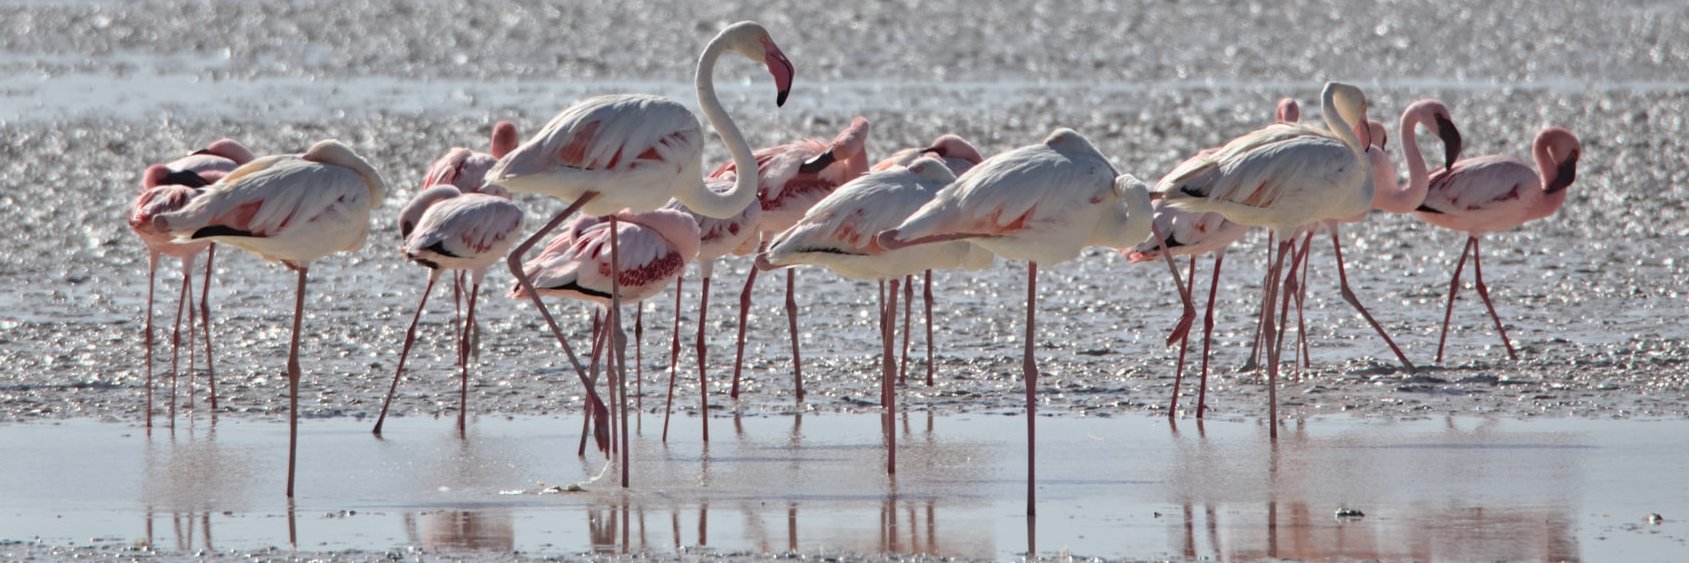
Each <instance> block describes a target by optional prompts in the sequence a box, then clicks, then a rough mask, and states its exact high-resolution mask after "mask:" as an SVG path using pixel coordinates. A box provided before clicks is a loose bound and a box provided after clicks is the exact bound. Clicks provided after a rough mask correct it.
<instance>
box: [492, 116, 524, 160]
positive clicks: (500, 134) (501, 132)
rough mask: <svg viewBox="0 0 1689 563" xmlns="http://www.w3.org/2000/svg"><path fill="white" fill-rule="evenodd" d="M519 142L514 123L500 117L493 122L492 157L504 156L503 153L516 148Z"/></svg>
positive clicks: (508, 152) (505, 153)
mask: <svg viewBox="0 0 1689 563" xmlns="http://www.w3.org/2000/svg"><path fill="white" fill-rule="evenodd" d="M519 142H520V140H519V139H518V138H517V136H516V124H514V123H511V122H509V121H506V120H502V119H501V120H499V122H498V123H495V124H493V147H492V149H493V153H492V154H493V158H504V155H507V154H510V151H513V150H516V144H517V143H519Z"/></svg>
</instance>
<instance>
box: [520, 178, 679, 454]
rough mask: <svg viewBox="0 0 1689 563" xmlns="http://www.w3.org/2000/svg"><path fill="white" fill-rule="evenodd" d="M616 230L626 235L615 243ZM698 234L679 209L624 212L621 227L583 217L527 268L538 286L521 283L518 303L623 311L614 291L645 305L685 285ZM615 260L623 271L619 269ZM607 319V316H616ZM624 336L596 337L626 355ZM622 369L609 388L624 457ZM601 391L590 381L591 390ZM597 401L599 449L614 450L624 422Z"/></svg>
mask: <svg viewBox="0 0 1689 563" xmlns="http://www.w3.org/2000/svg"><path fill="white" fill-rule="evenodd" d="M612 230H618V231H621V232H620V233H615V236H614V237H612V236H611V235H612ZM698 234H699V231H698V223H697V222H695V221H693V220H692V217H691V216H690V215H687V214H686V213H682V212H680V211H675V210H672V209H658V210H654V211H647V212H644V213H630V212H627V211H623V212H621V213H618V214H616V216H615V217H614V220H610V218H602V217H591V216H582V217H580V218H579V219H576V220H575V222H574V223H573V224H571V225H570V226H569V228H568V229H567V230H565V231H564V232H562V233H560V234H559V235H558V236H557V237H556V238H554V239H552V240H551V241H550V242H548V243H547V244H546V247H545V249H544V250H543V251H541V252H540V253H539V254H538V255H537V256H535V257H534V259H533V260H530V261H529V262H528V263H527V264H526V265H525V266H524V270H525V271H528V272H532V274H531V275H532V278H531V279H528V280H523V283H519V284H518V285H517V286H516V287H515V288H514V289H513V290H512V291H511V297H513V298H521V297H532V296H533V295H534V294H533V293H530V292H532V291H537V292H538V294H539V295H541V296H551V295H555V296H562V297H568V298H571V299H576V300H581V301H587V302H590V303H594V304H597V305H599V306H600V307H603V308H605V309H610V308H611V307H614V306H616V305H617V304H616V303H615V302H614V301H613V300H612V289H614V292H616V293H619V294H620V298H621V299H623V300H624V301H632V302H634V303H639V302H641V301H644V300H645V299H647V298H650V297H651V296H653V295H656V294H657V293H659V292H661V291H662V290H663V288H665V287H668V285H669V284H670V283H672V282H674V281H675V280H678V279H680V276H681V274H683V273H685V271H686V265H687V263H690V262H691V261H692V260H693V259H694V258H696V257H697V256H698V248H699V236H698ZM611 244H616V245H617V246H618V248H617V251H616V252H615V253H611V251H610V245H611ZM612 257H614V258H612ZM612 260H615V261H617V263H614V264H613V263H612ZM530 288H531V289H530ZM605 312H606V316H609V315H610V314H613V313H614V311H609V310H607V311H605ZM617 330H618V329H617V328H616V327H614V326H612V325H608V324H607V325H606V326H604V327H603V330H602V333H603V335H595V338H594V340H597V339H598V338H603V337H606V336H604V335H607V337H608V338H611V339H614V340H612V344H611V346H610V347H612V348H617V347H620V346H622V344H620V343H619V342H615V341H616V340H620V339H621V338H622V335H621V334H620V333H619V332H617ZM595 346H596V345H595ZM619 368H620V366H616V369H612V370H611V374H612V376H611V377H612V378H613V379H612V381H611V382H610V384H609V388H610V394H611V397H612V398H613V399H614V398H617V397H618V396H619V400H620V404H621V406H620V410H621V421H620V426H619V428H620V429H621V432H620V435H621V436H622V438H623V441H622V443H621V447H622V448H623V451H624V452H625V451H626V448H627V446H628V444H627V441H626V439H627V389H626V385H625V384H624V382H622V381H621V380H620V379H619V377H618V376H617V375H615V374H618V373H620V369H619ZM594 383H595V382H594V381H591V380H589V381H588V385H593V384H594ZM618 387H620V390H619V391H618ZM618 393H619V395H618ZM596 397H597V395H596V394H595V393H589V396H588V403H589V404H588V408H589V409H591V412H593V413H594V414H593V415H592V416H591V417H590V418H591V419H593V420H596V421H597V423H596V424H595V425H594V427H593V434H594V436H595V437H596V438H597V440H598V444H599V448H600V449H607V447H608V445H609V443H610V442H609V440H610V436H611V432H610V428H609V426H610V425H616V424H617V422H616V421H615V416H614V415H612V414H609V413H608V412H607V409H605V408H604V406H603V403H602V402H597V401H596ZM624 459H625V458H624Z"/></svg>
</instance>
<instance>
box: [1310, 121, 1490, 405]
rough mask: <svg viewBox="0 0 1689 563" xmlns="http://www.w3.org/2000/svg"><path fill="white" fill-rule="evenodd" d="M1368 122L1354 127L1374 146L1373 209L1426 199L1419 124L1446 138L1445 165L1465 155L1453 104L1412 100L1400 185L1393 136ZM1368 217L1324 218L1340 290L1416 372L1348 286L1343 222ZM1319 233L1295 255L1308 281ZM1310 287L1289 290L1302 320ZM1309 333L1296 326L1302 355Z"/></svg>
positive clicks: (1394, 209)
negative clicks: (1404, 171) (1312, 250)
mask: <svg viewBox="0 0 1689 563" xmlns="http://www.w3.org/2000/svg"><path fill="white" fill-rule="evenodd" d="M1365 123H1366V125H1365V126H1366V129H1364V130H1363V129H1362V128H1361V126H1359V125H1357V126H1356V127H1355V133H1356V135H1357V136H1359V137H1360V138H1362V139H1365V140H1367V141H1369V142H1370V146H1369V147H1367V160H1368V163H1369V165H1370V166H1371V169H1372V177H1373V186H1374V188H1373V191H1372V208H1373V209H1379V210H1382V211H1386V212H1390V213H1408V212H1411V211H1413V210H1414V209H1417V208H1418V207H1419V205H1420V203H1421V202H1423V201H1424V199H1425V192H1426V188H1427V185H1428V184H1429V181H1428V178H1427V175H1426V166H1425V158H1424V156H1423V155H1422V154H1421V153H1420V149H1419V141H1418V139H1417V135H1415V132H1416V131H1417V129H1418V127H1419V126H1421V125H1423V126H1426V127H1428V128H1429V129H1430V130H1431V132H1432V133H1434V134H1435V135H1437V137H1438V138H1439V139H1440V140H1441V141H1442V143H1443V162H1444V163H1445V165H1446V163H1452V162H1455V161H1456V160H1457V159H1459V157H1460V149H1461V138H1460V130H1459V129H1458V128H1456V127H1455V125H1454V122H1453V120H1452V119H1451V118H1450V117H1449V110H1448V107H1447V106H1445V105H1443V103H1442V102H1439V101H1436V100H1420V101H1417V102H1414V103H1413V104H1409V105H1408V107H1407V108H1406V109H1404V110H1403V111H1402V116H1401V134H1402V137H1403V140H1402V143H1403V152H1404V153H1406V156H1407V164H1408V185H1406V186H1402V185H1399V184H1398V183H1397V182H1396V168H1395V166H1394V165H1393V164H1392V163H1391V162H1390V158H1389V156H1388V149H1387V146H1388V144H1389V136H1388V135H1387V134H1386V133H1385V130H1384V126H1383V125H1381V124H1379V123H1378V122H1376V121H1372V120H1367V121H1366V122H1365ZM1366 216H1367V212H1365V211H1363V212H1361V213H1357V214H1355V215H1351V216H1348V217H1340V218H1335V219H1330V220H1327V221H1325V222H1323V226H1324V227H1325V228H1326V229H1327V230H1329V231H1330V233H1331V248H1332V251H1333V254H1334V256H1335V257H1336V259H1337V280H1338V283H1339V287H1340V289H1341V294H1342V296H1343V300H1344V301H1347V302H1348V303H1349V304H1350V305H1351V306H1353V307H1354V308H1355V310H1356V311H1359V312H1360V313H1361V316H1362V318H1365V319H1366V321H1367V323H1368V324H1371V325H1372V329H1373V330H1374V331H1375V332H1377V333H1378V336H1379V337H1380V338H1383V339H1384V343H1385V344H1388V345H1389V346H1390V349H1391V351H1392V352H1394V353H1395V354H1396V358H1397V360H1399V361H1401V362H1402V365H1403V366H1404V367H1406V368H1407V370H1408V371H1410V372H1411V371H1413V369H1414V367H1413V363H1412V362H1409V361H1408V359H1407V357H1406V356H1405V355H1403V354H1402V351H1401V348H1399V347H1398V346H1396V343H1395V341H1394V340H1392V339H1391V338H1390V335H1389V334H1387V333H1385V331H1384V327H1383V326H1382V325H1380V324H1378V321H1377V320H1375V319H1373V317H1372V314H1371V313H1369V312H1367V310H1366V308H1365V307H1362V306H1361V304H1360V299H1359V298H1357V297H1356V296H1355V293H1354V291H1353V290H1352V289H1350V287H1349V276H1348V272H1347V271H1346V268H1344V264H1343V247H1342V244H1341V243H1340V242H1339V240H1340V238H1339V236H1338V227H1340V226H1341V225H1343V224H1346V223H1356V222H1359V221H1361V220H1363V219H1365V218H1366ZM1314 234H1315V229H1308V230H1307V233H1306V234H1305V235H1304V237H1303V241H1302V249H1301V250H1300V251H1299V252H1298V253H1297V254H1296V258H1295V259H1296V260H1297V261H1298V262H1299V264H1300V267H1301V268H1303V269H1302V276H1303V278H1304V280H1305V279H1306V276H1307V269H1306V267H1307V261H1308V246H1309V243H1310V242H1312V239H1313V236H1314ZM1296 268H1297V266H1292V270H1295V269H1296ZM1307 289H1308V288H1307V284H1306V283H1305V281H1304V282H1302V283H1295V284H1294V289H1291V291H1290V292H1294V293H1295V295H1296V297H1295V300H1296V308H1297V311H1296V314H1297V321H1298V324H1300V322H1301V315H1302V311H1301V309H1302V301H1303V297H1304V295H1305V294H1306V293H1307ZM1290 292H1287V293H1286V297H1287V299H1286V301H1285V307H1284V309H1281V310H1288V306H1289V303H1290V301H1289V299H1288V297H1289V295H1290ZM1305 333H1306V330H1305V329H1303V330H1298V331H1297V339H1298V341H1299V345H1300V346H1301V349H1302V357H1303V359H1304V360H1306V359H1307V357H1308V348H1307V341H1306V338H1305ZM1280 337H1281V338H1282V337H1283V331H1280Z"/></svg>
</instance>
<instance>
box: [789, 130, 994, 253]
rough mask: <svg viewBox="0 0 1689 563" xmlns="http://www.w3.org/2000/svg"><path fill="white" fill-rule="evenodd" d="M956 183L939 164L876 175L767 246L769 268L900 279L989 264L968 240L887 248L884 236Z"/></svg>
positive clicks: (928, 161) (927, 161) (924, 162)
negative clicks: (808, 267)
mask: <svg viewBox="0 0 1689 563" xmlns="http://www.w3.org/2000/svg"><path fill="white" fill-rule="evenodd" d="M954 180H955V176H952V175H951V173H950V170H949V169H948V168H946V166H945V164H944V163H943V162H941V161H939V160H938V159H934V158H923V159H921V160H917V161H915V162H914V163H913V164H911V165H910V166H909V167H908V168H891V169H888V170H884V171H880V172H872V173H869V174H868V175H866V176H862V177H860V178H857V179H855V180H852V181H850V182H849V183H846V184H845V185H843V186H840V187H839V189H838V190H837V191H834V192H833V193H832V195H829V196H827V198H826V199H823V200H821V201H820V202H819V203H817V204H815V206H814V207H811V208H810V210H809V213H807V214H805V215H804V217H803V219H802V220H799V221H798V223H797V224H796V225H793V226H792V227H791V228H790V229H787V230H786V231H785V232H783V233H780V235H779V236H777V237H775V238H774V241H773V242H772V243H771V244H770V245H769V249H768V251H767V254H766V257H767V261H768V262H769V263H770V264H773V265H776V266H788V265H795V264H817V265H821V266H826V267H827V268H829V269H831V270H833V271H834V272H837V273H838V274H839V275H841V276H845V277H848V278H854V279H870V280H871V279H886V278H894V277H902V276H907V275H910V274H914V273H917V272H921V271H923V270H933V269H948V268H963V269H968V270H978V269H981V268H985V267H986V266H990V265H991V261H992V256H991V254H990V253H989V252H987V251H986V250H985V249H982V248H979V247H978V246H975V245H974V244H972V243H969V242H966V241H951V242H943V243H934V244H924V245H916V246H910V247H905V248H900V249H896V250H887V249H885V248H884V247H881V246H880V244H879V242H878V241H877V240H876V239H875V235H877V234H878V233H879V232H880V231H883V230H886V229H891V228H895V227H897V226H898V225H899V224H901V223H902V222H903V220H904V219H907V218H908V217H909V215H910V214H911V213H914V211H915V210H916V209H919V208H920V207H921V206H922V205H925V204H926V203H927V202H929V201H931V200H932V198H933V196H934V195H935V194H937V193H938V191H939V190H940V189H942V188H943V187H944V186H946V185H948V184H949V183H950V182H952V181H954Z"/></svg>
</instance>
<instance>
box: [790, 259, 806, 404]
mask: <svg viewBox="0 0 1689 563" xmlns="http://www.w3.org/2000/svg"><path fill="white" fill-rule="evenodd" d="M797 275H798V271H797V269H796V268H787V269H786V325H787V327H788V329H789V330H790V331H791V333H792V385H793V387H796V388H797V396H798V402H799V403H802V402H803V358H802V357H801V356H799V355H798V299H797Z"/></svg>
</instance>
